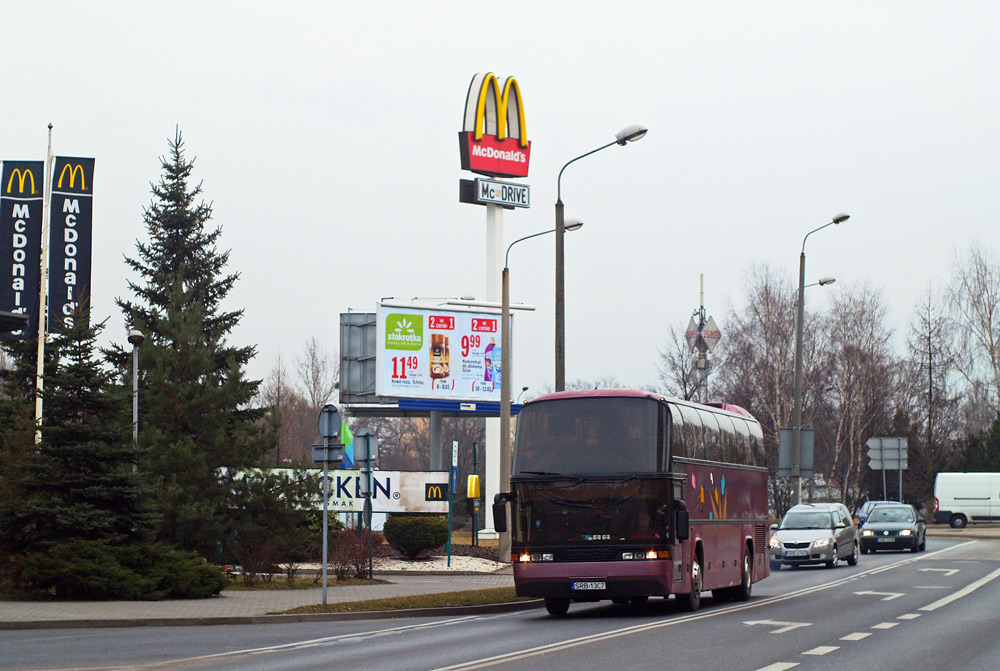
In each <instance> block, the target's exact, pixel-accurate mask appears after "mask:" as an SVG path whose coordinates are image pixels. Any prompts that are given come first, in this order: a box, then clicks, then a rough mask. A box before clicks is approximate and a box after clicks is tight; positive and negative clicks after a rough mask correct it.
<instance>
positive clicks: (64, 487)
mask: <svg viewBox="0 0 1000 671" xmlns="http://www.w3.org/2000/svg"><path fill="white" fill-rule="evenodd" d="M77 317H78V318H77V319H76V320H75V324H74V325H73V326H72V327H69V328H68V329H67V330H66V332H65V333H63V334H62V335H60V336H58V337H56V338H55V339H54V341H53V342H52V344H51V345H50V348H51V350H52V353H53V356H54V359H55V361H56V362H57V363H56V365H55V366H54V369H53V371H52V373H51V374H49V375H47V376H46V380H45V390H44V392H43V398H44V407H45V417H44V422H43V424H42V441H41V443H40V444H39V445H38V446H37V448H35V449H28V448H26V447H25V448H24V449H21V450H20V452H19V455H18V457H17V458H15V459H14V460H13V461H12V463H11V464H10V468H11V472H10V474H11V476H12V477H11V478H10V479H9V480H8V484H9V485H10V486H11V492H10V493H11V494H15V493H16V496H14V497H9V498H6V500H4V501H3V502H2V504H0V538H2V539H3V540H2V543H3V545H4V546H5V549H6V550H7V551H8V552H10V553H11V554H14V555H22V554H26V553H29V552H37V551H43V550H47V549H48V548H50V547H52V546H53V545H56V544H58V543H62V542H68V541H71V540H74V539H77V540H87V541H96V542H99V543H104V544H109V545H116V546H120V545H132V544H137V543H141V542H143V541H145V540H147V539H148V538H149V536H150V533H151V531H152V525H153V512H152V506H151V502H150V490H149V488H148V486H147V485H145V484H144V483H143V481H142V480H141V479H140V475H139V474H138V473H136V472H135V470H134V469H135V463H136V449H135V447H134V446H133V444H132V437H131V430H130V429H131V425H130V417H129V412H128V410H129V403H128V393H127V391H126V390H125V389H123V388H122V387H120V386H117V385H115V384H114V383H113V378H112V376H111V374H110V373H108V372H107V371H105V370H103V369H102V368H101V367H100V364H99V363H98V361H97V360H96V359H95V357H94V354H95V345H94V342H95V339H96V337H97V335H98V334H99V332H100V329H101V326H96V327H93V326H90V325H89V323H88V320H87V318H86V314H85V313H84V312H78V314H77ZM22 422H23V420H22ZM32 424H33V422H32ZM20 434H21V439H20V442H21V443H23V442H24V440H25V436H24V435H23V434H24V432H23V431H21V432H20ZM33 434H34V432H33V431H31V432H30V433H29V435H30V436H33ZM22 447H23V446H22Z"/></svg>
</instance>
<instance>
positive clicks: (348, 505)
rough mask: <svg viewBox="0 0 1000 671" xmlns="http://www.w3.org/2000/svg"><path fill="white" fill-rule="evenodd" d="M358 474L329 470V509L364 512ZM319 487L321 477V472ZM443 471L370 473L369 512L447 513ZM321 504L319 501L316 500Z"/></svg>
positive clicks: (446, 479) (360, 476) (446, 484)
mask: <svg viewBox="0 0 1000 671" xmlns="http://www.w3.org/2000/svg"><path fill="white" fill-rule="evenodd" d="M363 477H364V474H363V473H361V471H330V500H329V506H330V510H332V511H336V512H354V513H360V512H363V511H364V506H365V497H364V490H363V488H362V482H361V478H363ZM319 478H320V485H321V486H322V484H323V482H322V480H323V474H322V473H320V475H319ZM449 487H450V483H449V479H448V473H447V472H446V471H378V470H375V471H372V512H376V513H447V512H448V488H449ZM319 501H320V504H319V505H322V498H320V499H319Z"/></svg>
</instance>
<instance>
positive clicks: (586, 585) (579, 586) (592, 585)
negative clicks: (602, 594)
mask: <svg viewBox="0 0 1000 671" xmlns="http://www.w3.org/2000/svg"><path fill="white" fill-rule="evenodd" d="M606 587H607V583H605V582H603V581H593V580H592V581H589V582H575V583H573V589H574V590H586V589H605V588H606Z"/></svg>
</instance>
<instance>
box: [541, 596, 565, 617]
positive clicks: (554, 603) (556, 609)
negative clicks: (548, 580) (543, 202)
mask: <svg viewBox="0 0 1000 671" xmlns="http://www.w3.org/2000/svg"><path fill="white" fill-rule="evenodd" d="M545 610H547V611H549V615H565V614H566V612H567V611H569V599H568V598H565V597H559V596H547V597H545Z"/></svg>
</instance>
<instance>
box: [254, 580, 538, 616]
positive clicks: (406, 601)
mask: <svg viewBox="0 0 1000 671" xmlns="http://www.w3.org/2000/svg"><path fill="white" fill-rule="evenodd" d="M532 599H533V597H522V596H517V595H516V594H515V593H514V588H513V587H494V588H491V589H477V590H467V591H464V592H442V593H440V594H420V595H416V596H401V597H396V598H394V599H369V600H368V601H347V602H344V603H328V604H326V605H325V606H324V605H322V604H316V605H313V606H299V607H298V608H293V609H292V610H285V611H280V612H277V613H268V615H299V614H303V613H358V612H363V611H372V610H403V609H406V608H442V607H444V606H485V605H489V604H494V603H510V602H511V601H531V600H532Z"/></svg>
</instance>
